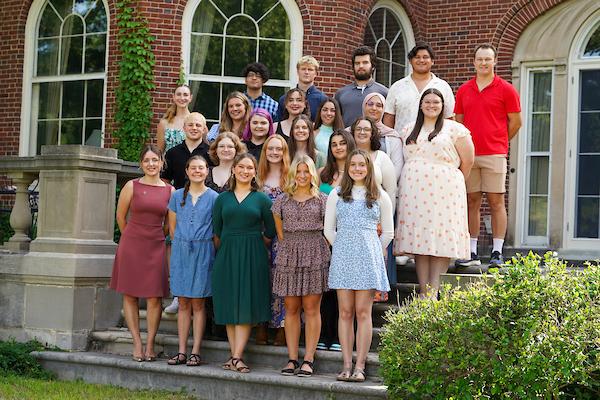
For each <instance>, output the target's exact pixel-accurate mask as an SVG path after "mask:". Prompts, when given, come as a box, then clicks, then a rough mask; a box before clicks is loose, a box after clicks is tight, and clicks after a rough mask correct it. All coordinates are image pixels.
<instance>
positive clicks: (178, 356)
mask: <svg viewBox="0 0 600 400" xmlns="http://www.w3.org/2000/svg"><path fill="white" fill-rule="evenodd" d="M182 357H183V360H182ZM187 359H188V358H187V356H186V355H185V353H177V354H175V355H174V356H173V357H171V358H169V361H174V362H175V365H177V364H183V363H184V362H186V361H187Z"/></svg>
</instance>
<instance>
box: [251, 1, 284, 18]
mask: <svg viewBox="0 0 600 400" xmlns="http://www.w3.org/2000/svg"><path fill="white" fill-rule="evenodd" d="M276 3H277V0H245V1H244V12H245V13H246V14H248V15H250V16H251V17H252V18H254V19H255V20H258V19H259V18H260V17H262V16H263V15H264V14H265V13H266V12H267V11H269V9H270V8H271V7H273V6H274V5H275V4H276Z"/></svg>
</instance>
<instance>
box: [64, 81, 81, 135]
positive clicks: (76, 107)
mask: <svg viewBox="0 0 600 400" xmlns="http://www.w3.org/2000/svg"><path fill="white" fill-rule="evenodd" d="M83 85H84V81H73V82H64V83H63V101H62V117H63V118H81V117H83ZM80 132H81V131H80Z"/></svg>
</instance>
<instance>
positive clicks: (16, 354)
mask: <svg viewBox="0 0 600 400" xmlns="http://www.w3.org/2000/svg"><path fill="white" fill-rule="evenodd" d="M41 350H44V346H43V345H42V344H41V343H40V342H37V341H33V340H32V341H29V342H27V343H19V342H16V341H14V340H9V341H7V342H2V341H0V376H10V375H18V376H21V377H28V378H37V379H51V378H52V377H53V374H52V373H51V372H49V371H47V370H45V369H43V368H42V366H41V365H40V363H38V361H37V360H36V359H35V358H34V357H33V356H31V354H29V353H31V352H32V351H41Z"/></svg>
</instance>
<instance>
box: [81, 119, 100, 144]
mask: <svg viewBox="0 0 600 400" xmlns="http://www.w3.org/2000/svg"><path fill="white" fill-rule="evenodd" d="M84 144H85V145H87V146H98V147H100V146H102V120H101V119H88V120H86V121H85V142H84Z"/></svg>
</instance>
